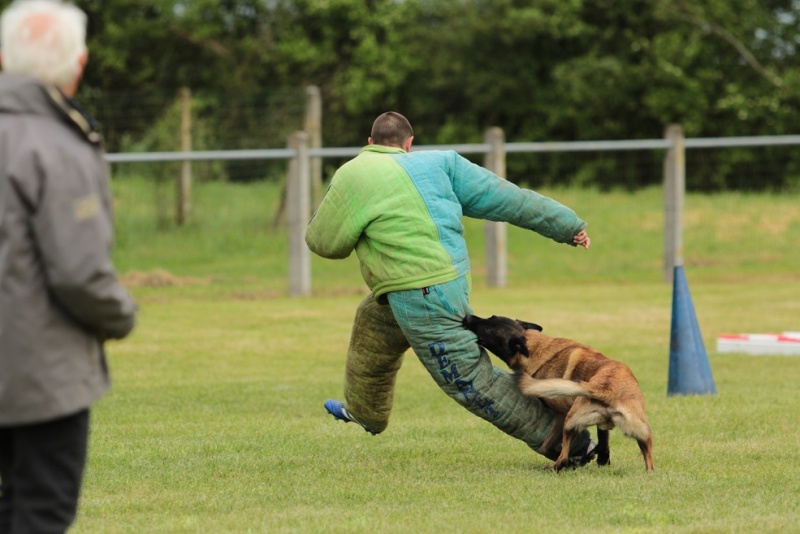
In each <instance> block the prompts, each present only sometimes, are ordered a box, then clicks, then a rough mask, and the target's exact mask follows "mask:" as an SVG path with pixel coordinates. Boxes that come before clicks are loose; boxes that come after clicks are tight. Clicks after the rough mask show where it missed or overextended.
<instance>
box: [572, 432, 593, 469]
mask: <svg viewBox="0 0 800 534" xmlns="http://www.w3.org/2000/svg"><path fill="white" fill-rule="evenodd" d="M595 456H597V443H595V442H594V441H592V440H591V439H590V440H589V443H587V444H586V447H584V449H583V451H582V452H579V453H578V454H575V455H574V456H570V457H569V463H570V465H571V466H572V467H583V466H584V465H586V464H588V463H590V462H591V461H592V460H594V458H595Z"/></svg>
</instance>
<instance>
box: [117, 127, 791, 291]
mask: <svg viewBox="0 0 800 534" xmlns="http://www.w3.org/2000/svg"><path fill="white" fill-rule="evenodd" d="M485 140H486V142H484V143H470V144H453V145H424V146H417V147H414V149H413V150H415V151H417V150H454V151H456V152H458V153H460V154H483V155H484V166H485V167H487V168H489V169H490V170H492V171H493V172H495V173H496V174H498V175H499V176H502V177H505V173H506V171H505V169H506V161H505V160H506V155H507V154H510V153H516V154H520V153H548V152H550V153H553V152H610V151H649V150H663V151H664V165H663V184H664V219H665V222H664V280H665V282H669V281H671V280H672V273H673V269H674V267H675V266H679V265H682V264H683V235H682V234H683V223H682V218H683V213H682V212H683V202H684V200H683V199H684V195H685V173H686V170H685V168H686V154H685V151H686V150H687V149H699V148H734V147H761V146H792V145H798V146H800V135H783V136H751V137H727V138H726V137H717V138H689V139H686V138H684V137H683V131H682V128H681V127H680V126H677V125H673V126H670V127H668V128H667V129H666V131H665V138H664V139H643V140H619V141H576V142H541V143H538V142H525V143H506V142H504V139H503V133H502V130H500V129H499V128H491V129H489V130H487V132H486V136H485ZM309 143H310V136H309V134H308V133H306V132H295V133H294V134H292V136H291V137H290V139H289V141H288V144H287V147H286V148H278V149H247V150H211V151H182V152H149V153H116V154H114V153H112V154H107V155H106V159H107V161H108V162H109V163H115V164H120V163H153V162H184V163H185V164H186V163H187V162H192V161H213V160H286V161H287V162H288V167H287V215H288V218H289V242H290V258H289V272H290V294H292V295H308V294H310V292H311V272H310V253H309V251H308V249H307V247H305V242H304V234H305V226H306V222H307V221H308V219H309V217H310V215H311V214H310V210H311V206H310V202H309V199H310V196H311V191H312V189H313V188H311V187H310V184H311V183H312V180H313V179H314V177H313V173H314V168H315V166H314V165H313V164H312V162H313V161H317V162H318V161H320V159H323V158H345V157H354V156H356V155H357V154H358V153H359V151H360V150H361V148H362V147H312V146H309ZM316 179H319V178H316ZM182 219H183V217H179V220H182ZM486 225H487V226H486V236H487V242H486V258H487V284H488V285H489V286H497V287H503V286H505V285H506V278H507V276H506V260H505V259H506V250H505V237H504V236H505V234H504V232H505V227H504V225H502V224H500V223H492V222H487V223H486Z"/></svg>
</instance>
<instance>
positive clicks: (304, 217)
mask: <svg viewBox="0 0 800 534" xmlns="http://www.w3.org/2000/svg"><path fill="white" fill-rule="evenodd" d="M308 137H309V136H308V133H306V132H295V133H293V134H292V135H291V136H290V137H289V143H288V147H289V148H291V149H294V150H296V151H297V155H296V156H295V157H294V158H292V159H290V160H289V166H288V167H289V168H288V172H287V176H286V215H287V219H288V221H287V222H288V227H289V295H290V296H292V297H296V296H306V295H310V294H311V252H310V251H309V250H308V246H306V240H305V235H306V228H307V226H308V219H309V217H310V216H311V213H310V199H309V194H310V191H309V189H310V187H309V186H310V165H309V158H308Z"/></svg>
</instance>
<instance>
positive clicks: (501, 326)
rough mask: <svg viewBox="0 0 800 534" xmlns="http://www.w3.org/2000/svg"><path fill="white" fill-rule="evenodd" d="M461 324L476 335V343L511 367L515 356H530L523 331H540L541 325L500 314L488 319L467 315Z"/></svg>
mask: <svg viewBox="0 0 800 534" xmlns="http://www.w3.org/2000/svg"><path fill="white" fill-rule="evenodd" d="M463 324H464V327H465V328H466V329H468V330H472V331H473V332H475V334H476V335H477V336H478V345H480V346H482V347H484V348H485V349H487V350H489V351H490V352H492V353H493V354H494V355H495V356H497V357H498V358H500V359H501V360H503V361H504V362H506V364H508V365H509V366H510V367H512V368H513V367H514V365H513V361H512V360H513V359H514V357H515V356H519V355H522V356H525V357H526V358H527V357H528V356H530V353H529V352H528V344H527V342H526V340H525V331H526V330H536V331H539V332H541V331H542V327H541V326H539V325H538V324H534V323H528V322H525V321H519V320H517V319H511V318H509V317H502V316H500V315H492V316H491V317H489V318H488V319H483V318H481V317H478V316H476V315H467V316H466V317H465V318H464V321H463Z"/></svg>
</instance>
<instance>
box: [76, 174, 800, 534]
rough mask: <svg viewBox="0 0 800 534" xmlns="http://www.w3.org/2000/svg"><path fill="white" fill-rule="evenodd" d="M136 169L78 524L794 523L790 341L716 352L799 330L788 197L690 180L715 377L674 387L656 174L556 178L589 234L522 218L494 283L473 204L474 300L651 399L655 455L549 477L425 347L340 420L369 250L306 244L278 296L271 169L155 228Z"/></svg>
mask: <svg viewBox="0 0 800 534" xmlns="http://www.w3.org/2000/svg"><path fill="white" fill-rule="evenodd" d="M140 185H141V184H140ZM129 186H130V187H129ZM137 187H139V186H136V187H134V186H132V185H131V184H119V183H116V184H115V196H116V198H117V220H118V228H117V231H118V233H119V235H120V240H119V247H118V249H117V253H116V254H117V256H116V261H117V264H118V266H119V267H120V271H121V272H123V273H125V274H126V275H127V277H126V279H127V280H128V282H129V283H130V284H131V286H132V290H133V291H134V293H135V295H136V297H137V300H138V302H139V304H140V310H141V313H140V321H139V324H138V326H137V329H136V331H135V332H134V334H133V335H132V336H131V338H130V339H128V340H125V341H123V342H118V343H113V344H110V345H109V353H110V360H111V366H112V372H113V376H114V387H113V389H112V392H111V393H110V394H109V395H108V396H106V397H105V398H104V399H103V400H102V401H101V402H100V403H98V404H97V406H96V409H95V410H94V412H93V430H92V441H91V450H90V461H89V465H88V469H87V473H86V483H85V487H84V492H83V497H82V503H81V510H80V514H79V520H78V522H77V524H76V526H75V529H74V532H77V533H84V532H85V533H95V532H103V533H105V532H109V533H113V532H130V533H139V532H159V533H161V532H203V533H205V532H326V533H327V532H440V531H448V532H474V533H482V532H670V533H671V532H703V533H712V532H713V533H716V532H750V531H759V532H775V533H778V532H798V531H800V505H798V497H797V496H798V495H800V479H798V476H797V474H798V471H797V458H798V455H799V454H800V439H798V430H797V422H798V417H797V414H798V413H800V394H798V392H797V384H798V383H800V357H777V356H761V357H752V356H745V355H734V354H718V353H717V352H716V350H715V341H716V337H717V336H718V335H719V334H721V333H726V332H773V331H781V330H800V269H798V267H797V266H798V265H800V252H798V250H799V249H800V237H799V236H800V231H799V230H800V203H799V202H798V200H800V199H798V198H797V197H794V198H792V197H781V196H771V195H763V196H742V195H737V194H727V195H719V196H714V197H702V196H690V197H689V198H688V199H687V221H686V226H687V235H686V251H687V253H686V258H687V261H686V274H687V279H688V282H689V287H690V290H691V295H692V298H693V302H694V307H695V311H696V314H697V317H698V321H699V323H700V328H701V331H702V334H703V336H704V340H705V346H706V348H707V352H708V359H709V361H710V363H711V367H712V370H713V374H714V379H715V383H716V387H717V390H718V395H716V396H700V397H694V396H692V397H670V396H667V391H666V390H667V376H668V366H669V365H668V364H669V336H670V320H671V299H672V289H671V287H670V286H669V285H668V284H665V283H664V282H663V281H662V280H661V277H662V271H661V248H662V246H663V243H662V240H661V229H660V225H661V216H660V210H661V199H660V192H659V191H658V190H647V191H643V192H640V193H636V194H625V193H609V194H601V193H597V192H592V191H579V190H565V191H550V192H547V193H548V194H550V195H552V196H555V197H556V198H559V199H560V200H563V201H564V202H565V203H567V204H569V205H570V206H572V207H574V208H575V209H576V210H577V211H578V213H579V214H581V215H582V216H583V217H584V218H586V219H587V220H588V221H589V222H590V225H591V226H590V229H591V231H592V237H593V239H594V243H593V246H592V249H591V250H589V251H584V250H575V249H571V248H568V247H564V246H560V245H556V244H554V243H552V242H548V241H546V240H544V239H542V238H540V237H537V236H534V235H531V234H529V233H526V232H522V231H518V230H515V229H510V231H509V250H510V257H509V271H510V272H509V286H508V287H507V288H504V289H492V288H487V287H486V284H485V283H484V280H483V274H484V267H483V265H484V264H485V262H484V261H483V258H482V250H481V248H482V231H481V230H482V223H479V222H476V221H469V224H468V238H469V240H470V243H471V245H472V252H473V255H474V258H473V259H474V264H475V280H474V282H475V284H474V295H473V299H472V303H473V308H474V310H475V312H476V313H478V314H492V313H497V314H503V315H510V316H514V317H519V318H522V319H528V320H531V321H535V322H537V323H539V324H541V325H543V326H544V328H545V332H547V333H549V334H551V335H557V336H565V337H571V338H574V339H577V340H580V341H582V342H585V343H588V344H591V345H593V346H595V347H596V348H598V349H600V350H601V351H603V352H604V353H606V354H607V355H608V356H610V357H613V358H615V359H619V360H622V361H625V362H626V363H627V364H628V365H629V366H630V367H631V368H632V369H633V371H634V373H635V374H636V375H637V377H638V378H639V381H640V383H641V385H642V388H643V391H644V394H645V396H646V398H647V402H648V406H647V408H648V411H647V413H648V417H649V420H650V423H651V425H652V427H653V431H654V442H655V456H654V458H655V465H656V472H655V473H651V474H648V473H646V472H645V470H644V464H643V461H642V458H641V455H640V453H639V450H638V447H637V446H636V443H635V442H634V441H632V440H630V439H627V438H624V437H623V436H622V435H621V434H620V433H619V432H618V431H614V432H612V441H611V457H612V464H611V465H610V466H608V467H605V468H600V467H598V466H597V465H595V464H592V465H590V466H587V467H586V468H583V469H580V470H576V471H569V472H562V473H559V474H554V473H551V472H549V471H547V470H545V467H546V466H547V465H548V463H549V462H548V461H547V460H546V459H545V458H543V457H541V456H538V455H537V454H535V453H533V452H532V451H530V450H529V449H528V448H527V447H526V446H525V445H524V444H522V443H521V442H518V441H516V440H514V439H512V438H510V437H508V436H506V435H504V434H502V433H501V432H499V431H498V430H496V429H495V428H494V427H493V426H491V425H490V424H488V423H486V422H484V421H482V420H479V419H477V418H476V417H474V416H472V415H470V414H469V413H468V412H467V411H466V410H464V409H462V408H460V407H459V406H458V405H456V404H455V403H454V402H453V401H451V400H450V399H448V398H447V397H446V396H445V395H444V394H443V393H441V392H440V391H439V390H438V388H436V386H435V384H434V383H433V381H432V380H431V379H430V377H429V376H428V375H427V374H426V372H425V371H424V369H423V368H422V366H421V365H420V363H419V362H418V361H417V360H416V357H415V356H414V355H413V354H412V353H409V354H407V356H406V360H405V363H404V366H403V368H402V370H401V372H400V377H399V380H398V386H397V394H396V399H395V408H394V413H393V417H392V421H391V423H390V425H389V428H388V429H387V430H386V432H384V433H383V434H381V435H380V436H377V437H372V436H370V435H368V434H367V433H365V432H363V431H362V430H361V429H360V428H358V427H355V426H354V425H352V424H349V425H345V424H343V423H341V422H335V421H334V420H333V418H332V417H330V416H328V415H327V414H326V413H325V411H324V409H323V407H322V403H323V401H324V400H325V399H327V398H330V397H340V396H341V391H342V381H343V374H344V355H345V351H346V348H347V342H348V338H349V334H350V323H351V320H352V316H353V312H354V310H355V308H356V306H357V304H358V302H359V300H360V298H361V296H362V295H363V294H364V288H363V284H362V283H361V281H360V278H359V275H358V272H357V265H356V263H355V262H354V261H353V260H352V259H348V260H345V261H341V262H331V261H324V260H319V259H317V258H315V259H314V263H313V272H314V290H315V296H314V297H311V298H291V297H288V296H287V291H286V286H287V284H288V283H287V278H286V266H287V261H286V259H285V249H286V243H285V242H286V239H285V235H284V234H283V232H282V231H281V232H271V231H269V226H270V221H271V218H272V216H273V214H274V210H275V206H276V205H277V201H276V200H275V199H276V189H275V188H274V187H270V186H265V185H263V184H262V185H258V184H256V185H249V186H232V185H228V186H225V185H221V184H206V185H203V186H202V187H198V188H197V189H196V191H197V194H198V196H197V197H196V198H195V216H196V219H195V221H194V222H193V223H192V224H191V225H190V226H189V227H187V228H179V229H176V228H168V229H166V230H161V231H156V230H155V228H154V225H153V224H152V220H153V219H152V218H151V217H150V216H149V215H148V214H147V210H146V208H147V204H146V203H145V202H141V203H140V202H133V201H131V200H132V199H134V200H135V198H136V197H135V194H137V193H139V194H140V193H141V188H140V187H139V188H138V189H137ZM132 205H135V206H137V209H138V210H139V211H140V212H141V213H139V214H136V213H135V212H136V211H137V210H135V209H132V208H131V206H132ZM217 210H220V212H217ZM226 214H227V215H226ZM137 217H138V219H137ZM157 269H160V271H156V270H157ZM498 365H502V364H501V363H499V362H498Z"/></svg>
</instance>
